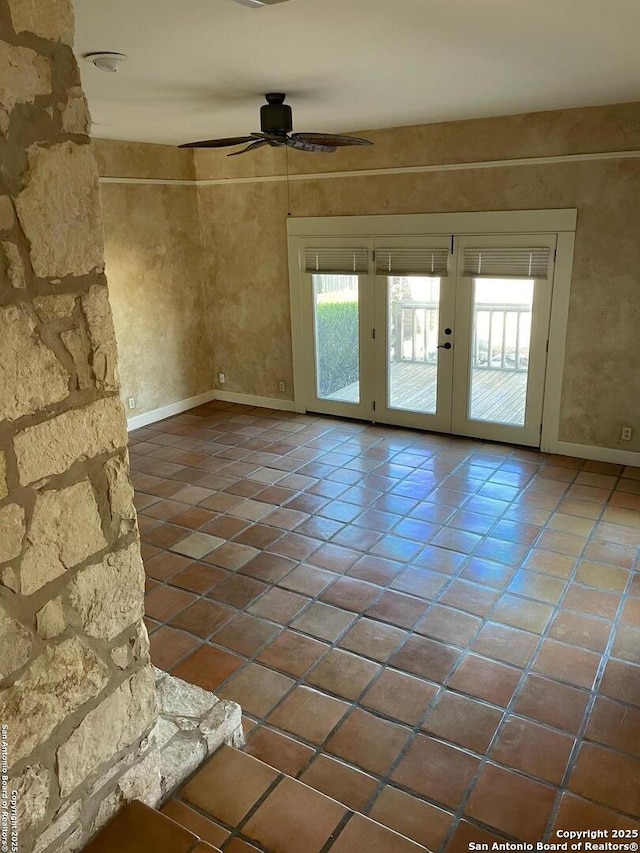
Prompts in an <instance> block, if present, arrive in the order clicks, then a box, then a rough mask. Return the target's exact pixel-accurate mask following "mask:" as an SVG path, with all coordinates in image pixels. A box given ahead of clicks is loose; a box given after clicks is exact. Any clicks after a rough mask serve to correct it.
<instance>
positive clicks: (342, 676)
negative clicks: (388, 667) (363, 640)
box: [306, 649, 381, 700]
mask: <svg viewBox="0 0 640 853" xmlns="http://www.w3.org/2000/svg"><path fill="white" fill-rule="evenodd" d="M380 670H381V667H380V665H379V664H377V663H373V662H372V661H368V660H364V659H363V658H361V657H359V656H358V655H353V654H351V653H350V652H345V651H343V650H342V649H332V650H331V651H330V652H329V653H328V654H327V655H326V657H324V658H322V660H321V661H320V662H319V663H317V664H316V665H315V666H314V667H313V669H312V670H311V671H310V672H308V673H307V675H306V681H307V682H308V683H309V684H312V685H313V686H314V687H317V688H319V689H321V690H324V691H326V692H327V693H333V694H335V695H336V696H341V697H344V698H345V699H352V700H353V699H357V698H358V696H359V695H360V694H361V693H362V691H363V690H364V689H365V688H366V687H367V685H368V684H369V683H370V682H371V681H372V679H373V678H375V676H376V675H377V674H378V673H379V672H380Z"/></svg>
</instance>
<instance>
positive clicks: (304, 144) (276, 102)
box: [179, 92, 373, 157]
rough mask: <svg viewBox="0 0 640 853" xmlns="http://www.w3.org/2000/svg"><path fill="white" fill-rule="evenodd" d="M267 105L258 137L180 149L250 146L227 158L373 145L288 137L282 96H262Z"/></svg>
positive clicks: (333, 137) (289, 123) (328, 136)
mask: <svg viewBox="0 0 640 853" xmlns="http://www.w3.org/2000/svg"><path fill="white" fill-rule="evenodd" d="M265 97H266V99H267V103H266V104H264V105H263V106H261V107H260V130H261V132H260V133H251V134H249V136H231V137H227V138H226V139H205V140H203V141H202V142H188V143H186V144H185V145H180V146H179V147H180V148H228V147H231V146H232V145H243V144H245V143H247V142H248V143H250V144H249V145H247V147H246V148H243V149H242V150H241V151H233V152H232V153H231V154H228V155H227V156H228V157H234V156H235V155H237V154H246V153H247V151H255V149H256V148H262V147H263V146H264V145H270V146H271V147H272V148H285V147H288V148H295V149H296V150H297V151H311V152H318V153H326V154H330V153H331V152H332V151H336V150H337V149H338V148H340V147H342V146H344V145H373V143H372V142H370V141H369V140H368V139H361V138H360V137H358V136H340V135H338V134H335V133H291V131H292V130H293V116H292V113H291V107H290V106H289V105H288V104H285V102H284V99H285V97H286V95H283V94H282V93H281V92H270V93H269V94H267V95H265Z"/></svg>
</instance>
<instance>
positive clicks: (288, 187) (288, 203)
mask: <svg viewBox="0 0 640 853" xmlns="http://www.w3.org/2000/svg"><path fill="white" fill-rule="evenodd" d="M284 159H285V164H286V171H287V216H291V188H290V186H289V146H288V145H285V148H284Z"/></svg>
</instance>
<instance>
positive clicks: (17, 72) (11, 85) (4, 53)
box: [0, 41, 51, 115]
mask: <svg viewBox="0 0 640 853" xmlns="http://www.w3.org/2000/svg"><path fill="white" fill-rule="evenodd" d="M49 94H51V68H50V67H49V63H48V62H47V60H46V59H45V58H44V57H43V56H39V55H38V54H37V53H36V52H35V50H31V49H30V48H28V47H15V46H13V45H10V44H7V42H5V41H0V106H1V107H2V108H3V109H4V110H5V112H6V114H7V115H10V113H11V111H12V110H13V108H14V107H15V105H16V104H32V103H33V102H34V100H35V99H36V98H37V97H38V95H49Z"/></svg>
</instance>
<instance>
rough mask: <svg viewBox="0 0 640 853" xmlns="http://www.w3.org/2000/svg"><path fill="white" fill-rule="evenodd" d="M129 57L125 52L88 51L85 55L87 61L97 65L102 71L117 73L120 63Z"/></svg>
mask: <svg viewBox="0 0 640 853" xmlns="http://www.w3.org/2000/svg"><path fill="white" fill-rule="evenodd" d="M128 58H129V57H128V56H126V55H125V54H124V53H104V52H103V53H86V54H85V55H84V57H83V59H85V60H86V61H87V62H90V63H91V64H92V65H95V67H96V68H98V69H99V70H100V71H105V72H107V73H111V74H115V73H116V71H117V70H118V68H119V66H120V63H121V62H125V61H126V60H127V59H128Z"/></svg>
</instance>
